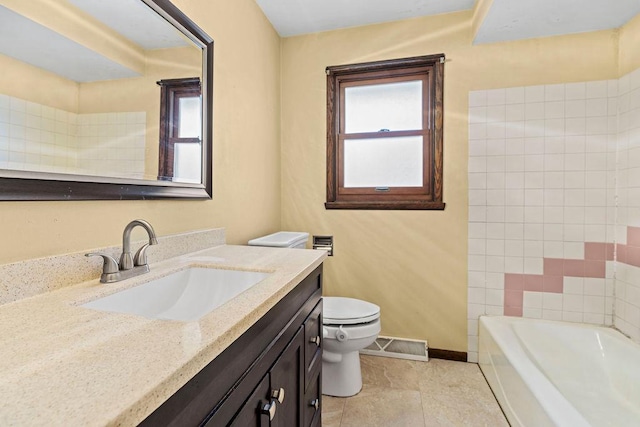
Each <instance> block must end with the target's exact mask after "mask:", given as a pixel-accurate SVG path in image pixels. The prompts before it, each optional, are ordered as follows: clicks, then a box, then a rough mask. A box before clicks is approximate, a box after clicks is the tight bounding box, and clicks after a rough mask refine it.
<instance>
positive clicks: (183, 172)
mask: <svg viewBox="0 0 640 427" xmlns="http://www.w3.org/2000/svg"><path fill="white" fill-rule="evenodd" d="M158 85H160V156H159V157H160V162H159V166H158V179H159V180H163V181H174V182H187V183H200V182H202V176H201V170H202V168H201V165H202V111H201V108H202V97H201V88H200V79H199V78H197V77H193V78H185V79H167V80H160V81H159V82H158Z"/></svg>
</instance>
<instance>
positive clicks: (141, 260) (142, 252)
mask: <svg viewBox="0 0 640 427" xmlns="http://www.w3.org/2000/svg"><path fill="white" fill-rule="evenodd" d="M148 247H149V243H145V244H144V245H142V247H141V248H140V249H138V252H136V254H135V256H134V257H133V265H134V267H139V266H141V265H147V263H148V262H147V248H148Z"/></svg>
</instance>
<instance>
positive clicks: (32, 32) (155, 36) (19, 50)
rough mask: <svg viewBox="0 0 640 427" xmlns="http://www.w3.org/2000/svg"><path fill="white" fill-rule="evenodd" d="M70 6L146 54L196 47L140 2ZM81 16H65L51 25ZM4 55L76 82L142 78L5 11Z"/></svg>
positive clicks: (0, 14)
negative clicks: (159, 50) (151, 51)
mask: <svg viewBox="0 0 640 427" xmlns="http://www.w3.org/2000/svg"><path fill="white" fill-rule="evenodd" d="M54 4H61V5H66V4H68V6H66V7H68V9H53V10H62V11H73V8H74V7H75V8H77V9H79V10H81V11H82V12H83V13H86V14H89V15H91V16H92V17H93V18H95V19H97V20H99V21H100V22H102V23H103V24H105V25H106V26H107V27H109V28H111V29H112V30H113V31H114V32H115V33H118V34H120V35H122V36H124V37H125V38H126V39H128V40H129V41H131V42H132V43H133V44H135V45H137V46H139V47H140V48H141V49H142V50H143V51H145V50H151V49H164V48H173V47H181V46H188V45H189V44H190V41H189V40H188V39H187V38H186V36H185V35H183V34H182V33H181V32H180V31H179V30H177V29H176V28H175V27H174V26H173V25H171V24H170V23H169V22H167V21H166V20H165V19H164V18H163V17H161V16H160V15H158V14H157V13H156V12H155V11H154V10H153V9H151V8H150V7H149V6H147V5H146V4H144V3H143V2H141V1H140V0H109V1H108V2H107V1H104V0H69V1H68V2H63V1H59V2H57V3H54ZM67 15H69V16H75V15H73V14H72V13H67V14H63V13H60V14H59V15H56V16H48V18H50V19H51V21H52V22H53V21H56V20H61V19H62V18H65V17H67ZM0 54H3V55H7V56H10V57H12V58H14V59H17V60H19V61H22V62H26V63H27V64H31V65H33V66H36V67H39V68H43V69H45V70H48V71H51V72H53V73H55V74H57V75H59V76H62V77H65V78H67V79H70V80H73V81H75V82H81V83H82V82H91V81H99V80H114V79H121V78H128V77H135V76H138V75H139V70H135V69H131V68H129V67H127V66H126V65H125V64H122V63H120V62H118V61H116V60H113V59H111V58H109V57H107V56H105V55H104V54H103V53H101V52H100V51H99V50H98V49H95V50H94V49H91V48H90V47H89V45H88V44H87V43H85V41H84V40H77V39H73V38H69V37H67V36H65V35H62V34H59V33H57V32H56V31H54V30H52V29H51V28H49V26H47V25H42V24H40V23H39V22H36V20H32V18H30V17H27V16H24V15H22V14H20V13H18V12H16V11H14V10H12V9H10V8H8V7H5V6H1V5H0Z"/></svg>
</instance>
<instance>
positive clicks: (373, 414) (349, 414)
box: [340, 384, 424, 427]
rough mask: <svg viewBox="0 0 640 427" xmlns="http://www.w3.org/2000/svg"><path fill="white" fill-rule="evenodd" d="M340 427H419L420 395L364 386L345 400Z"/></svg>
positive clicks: (408, 391)
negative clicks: (358, 392)
mask: <svg viewBox="0 0 640 427" xmlns="http://www.w3.org/2000/svg"><path fill="white" fill-rule="evenodd" d="M345 400H346V402H345V405H344V413H343V414H342V423H341V424H340V426H341V427H363V426H366V427H389V426H402V427H423V426H424V417H423V414H422V403H421V398H420V392H419V391H415V390H401V389H392V388H387V387H378V386H373V385H369V384H365V385H364V387H363V389H362V391H361V392H360V394H358V395H356V396H353V397H350V398H348V399H345Z"/></svg>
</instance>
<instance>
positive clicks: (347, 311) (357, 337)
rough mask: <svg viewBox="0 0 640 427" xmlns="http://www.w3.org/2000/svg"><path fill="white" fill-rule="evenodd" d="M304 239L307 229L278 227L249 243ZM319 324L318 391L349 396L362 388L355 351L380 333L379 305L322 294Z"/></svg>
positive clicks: (297, 244)
mask: <svg viewBox="0 0 640 427" xmlns="http://www.w3.org/2000/svg"><path fill="white" fill-rule="evenodd" d="M308 239H309V233H300V232H292V231H280V232H278V233H273V234H270V235H268V236H263V237H260V238H257V239H253V240H250V241H249V245H250V246H269V247H272V248H305V247H306V244H307V240H308ZM322 325H323V327H324V334H323V335H324V340H323V351H322V394H326V395H329V396H339V397H347V396H353V395H354V394H357V393H358V392H359V391H360V390H361V389H362V372H361V371H360V353H359V352H360V350H362V349H363V348H365V347H368V346H369V345H371V344H373V342H374V341H375V340H376V338H378V334H379V333H380V307H378V306H377V305H375V304H372V303H370V302H367V301H362V300H359V299H354V298H343V297H323V320H322Z"/></svg>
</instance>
